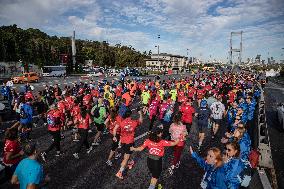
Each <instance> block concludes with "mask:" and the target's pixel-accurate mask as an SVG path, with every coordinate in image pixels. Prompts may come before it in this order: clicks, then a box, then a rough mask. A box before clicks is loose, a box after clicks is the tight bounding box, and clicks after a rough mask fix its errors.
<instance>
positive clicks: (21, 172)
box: [14, 158, 43, 189]
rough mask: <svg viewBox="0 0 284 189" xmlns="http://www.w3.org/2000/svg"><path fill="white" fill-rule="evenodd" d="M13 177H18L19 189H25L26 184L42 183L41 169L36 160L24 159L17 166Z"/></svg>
mask: <svg viewBox="0 0 284 189" xmlns="http://www.w3.org/2000/svg"><path fill="white" fill-rule="evenodd" d="M14 175H16V176H17V177H18V180H19V183H20V189H26V188H27V185H28V184H40V183H41V182H42V181H43V167H42V165H41V164H39V163H38V162H37V161H36V160H33V159H29V158H25V159H23V160H22V161H21V162H20V163H19V165H18V166H17V168H16V170H15V173H14Z"/></svg>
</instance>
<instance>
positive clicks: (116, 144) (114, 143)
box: [111, 134, 120, 151]
mask: <svg viewBox="0 0 284 189" xmlns="http://www.w3.org/2000/svg"><path fill="white" fill-rule="evenodd" d="M111 136H112V138H113V135H111ZM112 138H111V140H112ZM116 139H117V140H116V142H115V141H113V140H112V144H111V150H112V151H115V150H116V149H117V147H118V143H119V140H120V135H118V134H116Z"/></svg>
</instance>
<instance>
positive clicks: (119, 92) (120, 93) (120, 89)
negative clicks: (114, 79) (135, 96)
mask: <svg viewBox="0 0 284 189" xmlns="http://www.w3.org/2000/svg"><path fill="white" fill-rule="evenodd" d="M115 95H116V96H118V97H121V95H122V88H121V87H119V86H117V87H116V90H115Z"/></svg>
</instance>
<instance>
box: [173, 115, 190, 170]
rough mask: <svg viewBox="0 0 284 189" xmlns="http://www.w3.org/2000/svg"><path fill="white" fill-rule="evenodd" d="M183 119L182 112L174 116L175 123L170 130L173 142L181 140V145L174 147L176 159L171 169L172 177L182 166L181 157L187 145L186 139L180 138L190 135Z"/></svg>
mask: <svg viewBox="0 0 284 189" xmlns="http://www.w3.org/2000/svg"><path fill="white" fill-rule="evenodd" d="M181 117H182V115H181V113H180V112H179V113H178V114H176V115H175V116H174V118H173V123H172V124H171V126H170V130H169V132H170V134H171V139H172V140H173V141H176V140H177V139H180V141H179V143H178V144H177V145H176V146H175V147H174V158H173V160H172V163H171V166H170V168H169V174H170V175H172V174H173V170H174V169H177V168H179V165H180V157H181V153H182V151H183V149H184V145H185V139H184V138H180V136H184V137H186V136H187V135H188V132H187V129H186V126H185V125H184V124H183V123H182V122H181Z"/></svg>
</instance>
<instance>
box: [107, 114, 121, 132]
mask: <svg viewBox="0 0 284 189" xmlns="http://www.w3.org/2000/svg"><path fill="white" fill-rule="evenodd" d="M108 119H109V126H108V129H109V132H110V134H112V135H113V129H114V127H115V126H116V125H119V124H120V122H121V117H120V116H116V118H115V120H111V119H110V115H109V116H108ZM116 134H120V128H118V129H117V130H116Z"/></svg>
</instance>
